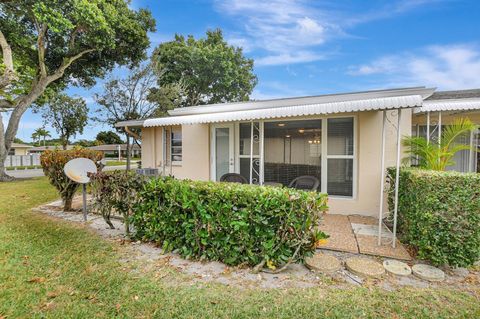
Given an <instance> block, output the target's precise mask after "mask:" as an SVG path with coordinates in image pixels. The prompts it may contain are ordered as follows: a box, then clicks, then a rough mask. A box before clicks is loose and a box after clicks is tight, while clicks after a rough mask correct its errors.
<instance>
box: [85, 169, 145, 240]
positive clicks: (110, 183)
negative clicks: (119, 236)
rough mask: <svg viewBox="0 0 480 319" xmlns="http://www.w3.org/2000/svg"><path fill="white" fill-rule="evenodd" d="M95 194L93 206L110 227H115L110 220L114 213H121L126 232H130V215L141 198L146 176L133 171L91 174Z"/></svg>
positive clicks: (93, 194) (91, 183) (93, 193)
mask: <svg viewBox="0 0 480 319" xmlns="http://www.w3.org/2000/svg"><path fill="white" fill-rule="evenodd" d="M89 177H90V180H91V182H90V185H91V190H92V196H93V206H94V207H95V209H96V210H97V212H99V213H100V214H102V216H103V219H104V220H105V222H106V223H107V224H108V225H109V226H110V228H112V229H113V228H115V227H114V226H113V224H112V222H111V220H110V216H111V214H112V213H114V212H116V213H117V214H119V215H121V216H122V217H123V220H124V224H125V232H126V233H127V235H129V234H130V224H129V221H130V219H129V217H130V215H131V214H132V211H133V208H134V206H135V205H136V204H137V203H138V201H139V200H140V196H138V193H139V191H140V190H142V189H143V186H144V184H145V179H146V177H145V176H143V175H139V174H136V173H134V172H132V171H123V170H122V171H119V170H118V171H111V172H108V173H105V172H98V173H96V174H89Z"/></svg>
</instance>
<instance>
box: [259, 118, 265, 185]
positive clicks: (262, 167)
mask: <svg viewBox="0 0 480 319" xmlns="http://www.w3.org/2000/svg"><path fill="white" fill-rule="evenodd" d="M258 125H259V127H260V132H259V136H260V165H259V167H258V168H259V170H260V178H259V179H260V181H259V184H260V185H263V179H264V172H263V169H264V165H263V162H264V156H265V155H264V154H263V151H264V146H263V143H264V142H265V138H264V134H265V133H264V129H265V123H264V122H263V121H260V122H259V124H258Z"/></svg>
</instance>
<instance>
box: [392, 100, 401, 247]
mask: <svg viewBox="0 0 480 319" xmlns="http://www.w3.org/2000/svg"><path fill="white" fill-rule="evenodd" d="M397 112H398V115H397V117H398V120H397V162H396V167H395V170H396V172H395V202H394V210H393V241H392V247H393V248H395V246H396V244H397V243H396V239H397V216H398V190H399V187H400V186H399V184H400V157H401V154H400V152H401V145H402V144H401V140H400V138H401V135H402V134H401V127H400V125H401V121H402V110H401V109H398V111H397Z"/></svg>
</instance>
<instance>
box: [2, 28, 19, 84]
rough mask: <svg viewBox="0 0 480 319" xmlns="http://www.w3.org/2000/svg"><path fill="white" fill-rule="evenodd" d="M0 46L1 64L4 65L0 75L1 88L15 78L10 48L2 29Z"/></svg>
mask: <svg viewBox="0 0 480 319" xmlns="http://www.w3.org/2000/svg"><path fill="white" fill-rule="evenodd" d="M0 47H1V48H2V56H3V64H4V65H5V71H4V72H3V75H2V76H0V89H2V88H5V87H6V86H7V85H9V84H10V83H11V82H12V81H14V80H16V79H17V76H16V74H15V70H14V68H13V55H12V48H11V47H10V44H9V43H8V41H7V38H5V36H4V34H3V33H2V31H0Z"/></svg>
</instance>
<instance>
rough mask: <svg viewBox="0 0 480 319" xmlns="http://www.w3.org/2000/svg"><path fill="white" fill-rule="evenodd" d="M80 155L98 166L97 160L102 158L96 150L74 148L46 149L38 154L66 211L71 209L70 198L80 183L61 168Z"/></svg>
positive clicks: (44, 170) (46, 174)
mask: <svg viewBox="0 0 480 319" xmlns="http://www.w3.org/2000/svg"><path fill="white" fill-rule="evenodd" d="M80 157H84V158H89V159H91V160H92V161H94V162H95V163H96V164H97V166H98V168H100V166H99V165H98V162H99V161H100V160H101V159H102V153H101V152H98V151H93V150H88V149H83V148H74V149H71V150H53V151H50V150H46V151H45V152H43V153H42V155H40V164H41V165H42V168H43V172H44V173H45V176H47V178H48V180H49V181H50V184H52V185H53V186H55V188H56V189H57V190H58V192H59V193H60V196H61V197H62V200H63V202H64V209H65V210H66V211H67V210H71V209H72V199H73V196H74V195H75V192H76V191H77V189H78V187H79V186H80V184H78V183H75V182H73V181H72V180H70V179H69V178H68V177H67V175H65V173H64V171H63V168H64V166H65V164H67V162H68V161H70V160H72V159H74V158H80Z"/></svg>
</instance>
